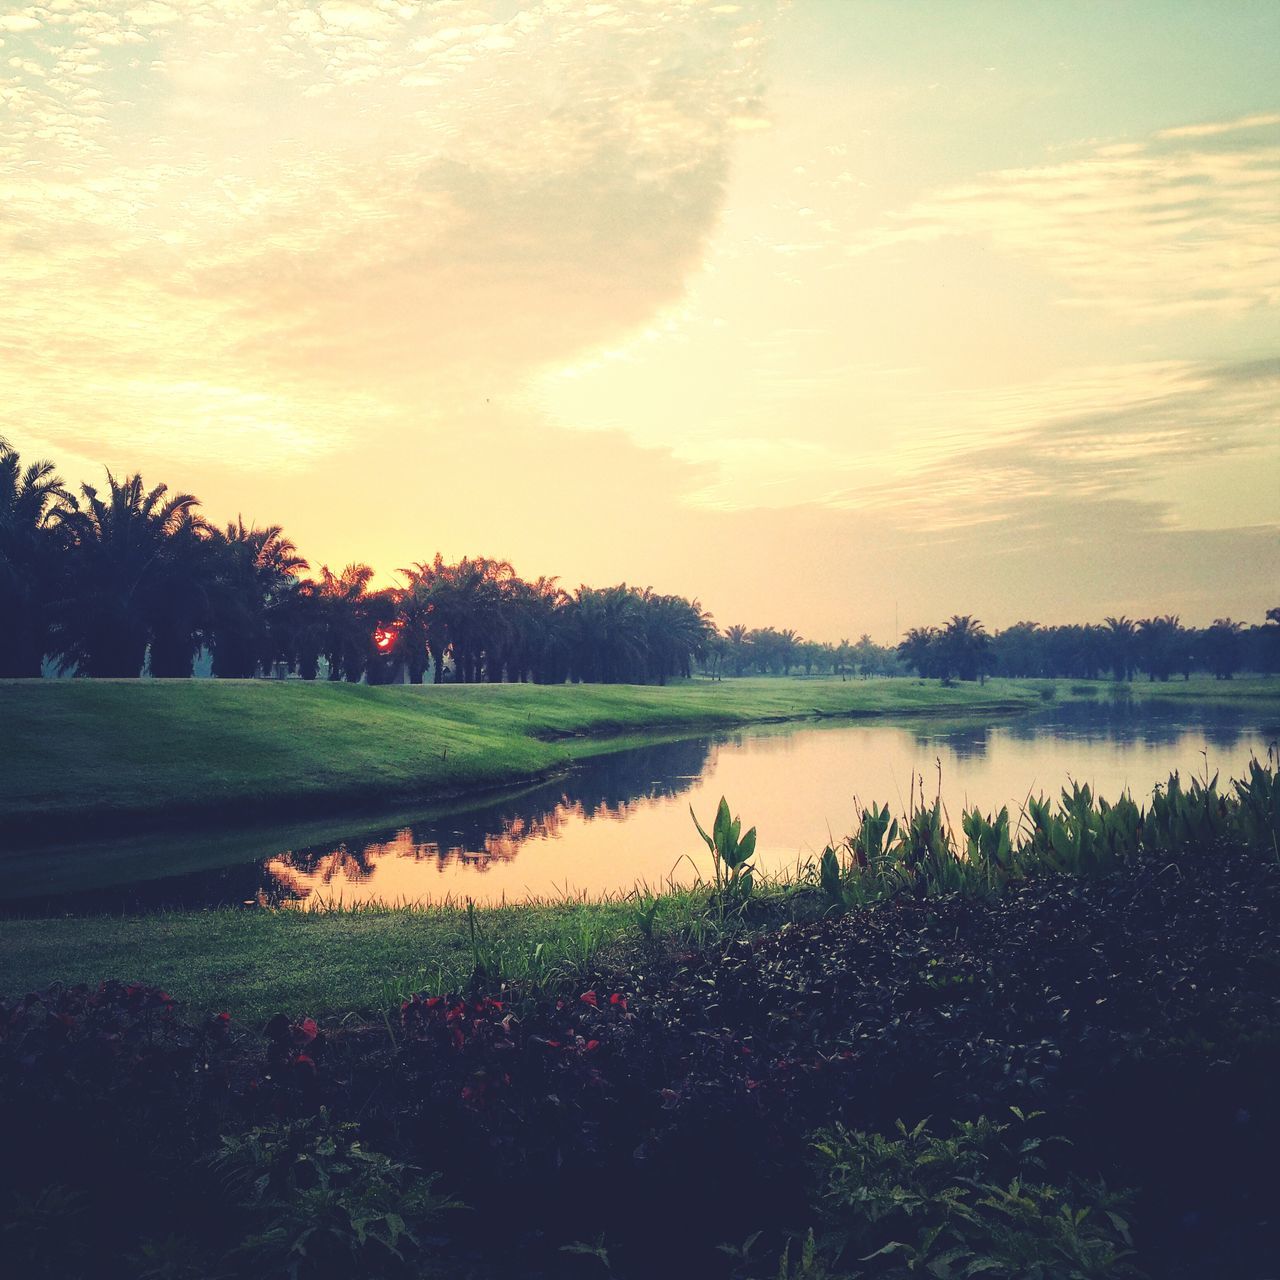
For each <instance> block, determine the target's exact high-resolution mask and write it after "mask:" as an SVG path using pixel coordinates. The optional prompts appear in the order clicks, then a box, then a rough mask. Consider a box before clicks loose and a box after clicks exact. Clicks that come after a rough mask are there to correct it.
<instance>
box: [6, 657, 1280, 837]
mask: <svg viewBox="0 0 1280 1280" xmlns="http://www.w3.org/2000/svg"><path fill="white" fill-rule="evenodd" d="M1242 683H1243V682H1242ZM1258 683H1259V684H1263V683H1264V682H1258ZM1266 686H1267V687H1264V688H1262V689H1258V690H1257V691H1253V692H1254V696H1255V697H1266V696H1267V695H1270V698H1269V699H1268V700H1270V699H1271V698H1275V697H1276V696H1277V695H1280V685H1277V684H1274V683H1272V682H1266ZM1107 688H1108V686H1107V685H1106V684H1105V683H1104V682H1097V684H1096V685H1093V686H1090V687H1089V689H1088V691H1087V692H1084V691H1081V686H1080V684H1079V683H1078V682H1077V683H1076V684H1075V685H1074V686H1070V687H1066V686H1062V685H1059V686H1056V687H1055V686H1053V685H1052V684H1047V683H1046V682H1037V681H1025V680H1018V681H1005V680H1000V681H991V682H989V683H988V684H987V685H986V686H975V685H969V686H954V687H951V688H943V687H941V686H939V685H938V684H936V683H929V684H926V683H925V682H923V681H916V680H910V679H884V680H871V681H850V682H844V681H839V680H823V679H799V678H797V679H789V680H783V679H746V680H741V681H726V682H723V683H710V682H703V681H694V682H690V683H689V684H684V685H668V686H665V687H654V686H619V685H593V686H587V685H579V686H529V685H471V686H443V687H435V688H432V687H426V688H423V687H412V686H393V687H389V688H388V687H384V688H375V689H370V688H368V687H367V686H354V685H337V686H335V685H327V684H321V685H302V684H300V683H299V682H290V683H288V684H273V683H271V682H266V681H245V682H238V681H218V682H213V681H175V682H171V683H170V682H159V681H149V682H142V681H139V682H132V683H131V682H118V683H117V682H110V683H98V682H89V681H75V682H58V683H53V682H38V681H33V682H14V683H0V726H3V731H2V732H0V847H4V848H6V849H12V850H14V851H15V852H17V851H18V850H17V848H16V846H22V848H23V849H24V850H32V851H34V850H36V849H39V848H41V847H46V846H49V845H52V844H56V843H69V842H72V841H78V840H83V839H85V838H86V837H96V836H103V837H110V836H119V835H122V834H124V835H129V834H134V833H138V834H143V833H151V832H157V831H163V830H164V829H166V828H170V827H174V826H177V825H180V824H183V823H189V822H193V821H198V822H202V823H207V824H209V825H210V826H212V827H228V828H230V827H236V826H240V825H245V826H247V825H252V824H255V823H262V822H264V821H281V822H288V821H291V820H296V819H299V818H324V817H329V816H332V817H335V818H339V817H341V816H343V815H346V814H349V815H351V816H352V817H359V816H364V815H368V814H371V813H378V812H385V811H387V810H388V809H395V808H401V809H403V808H407V807H409V806H415V805H433V804H444V803H449V802H452V801H456V800H459V799H465V798H470V797H472V796H482V795H485V794H489V793H496V792H500V791H505V790H510V789H512V788H518V787H522V786H526V785H533V784H537V783H540V782H545V781H548V780H550V779H553V778H555V777H556V776H558V775H560V774H563V773H564V772H566V771H567V770H569V769H571V768H572V767H573V766H574V764H575V762H576V761H578V760H579V759H582V758H584V757H587V756H592V755H598V754H602V753H605V752H609V751H617V750H624V749H626V748H627V747H628V746H632V745H640V744H641V743H643V742H648V741H653V740H657V739H664V738H665V739H668V740H670V739H674V738H682V737H694V736H698V735H700V734H703V733H708V732H717V731H724V730H728V729H734V728H740V727H747V726H750V725H757V724H759V725H763V724H785V723H795V724H802V723H805V722H829V721H831V720H865V721H875V720H885V719H890V718H892V719H899V720H901V719H911V718H936V717H939V716H952V717H963V718H970V717H974V716H979V717H1005V716H1010V715H1017V714H1019V713H1022V712H1027V711H1032V710H1035V709H1038V708H1042V707H1045V706H1046V705H1049V704H1050V703H1051V702H1052V701H1054V700H1057V701H1069V700H1076V699H1077V698H1081V697H1083V698H1086V699H1088V700H1092V699H1093V698H1095V697H1096V695H1097V693H1099V692H1102V691H1104V690H1106V689H1107ZM1049 689H1053V696H1052V698H1047V697H1046V692H1047V691H1048V690H1049ZM1078 691H1079V692H1078ZM1153 692H1155V691H1153ZM1163 692H1166V693H1167V692H1168V690H1164V691H1163ZM1220 692H1221V691H1220V690H1214V689H1211V688H1208V687H1205V688H1204V689H1202V690H1196V689H1195V688H1194V687H1193V688H1192V689H1190V690H1188V691H1186V693H1187V694H1190V695H1191V697H1192V698H1194V699H1196V700H1203V699H1206V698H1213V699H1214V700H1217V698H1216V697H1215V695H1219V694H1220ZM1232 693H1233V694H1234V695H1236V696H1235V697H1233V699H1232V700H1233V701H1236V700H1238V698H1239V696H1240V695H1241V694H1245V693H1246V690H1245V689H1243V688H1241V687H1239V686H1237V688H1236V689H1235V690H1232ZM1137 696H1139V697H1149V696H1150V694H1148V693H1139V694H1138V695H1137ZM1183 696H1186V694H1184V695H1183Z"/></svg>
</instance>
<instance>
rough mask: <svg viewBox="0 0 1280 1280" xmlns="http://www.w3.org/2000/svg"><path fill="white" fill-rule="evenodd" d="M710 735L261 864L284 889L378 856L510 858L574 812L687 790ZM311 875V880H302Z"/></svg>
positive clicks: (584, 814)
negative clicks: (474, 806)
mask: <svg viewBox="0 0 1280 1280" xmlns="http://www.w3.org/2000/svg"><path fill="white" fill-rule="evenodd" d="M710 749H711V742H710V740H709V739H694V740H692V741H683V742H669V743H662V744H659V745H655V746H649V747H640V748H637V749H635V750H632V751H624V752H618V753H617V754H616V755H608V756H600V757H598V758H596V759H594V760H589V761H586V762H585V763H584V764H583V765H582V766H581V767H580V768H578V769H577V770H575V772H574V773H572V774H571V775H570V776H569V777H567V778H565V779H563V780H560V781H557V782H554V783H548V784H547V785H546V786H544V787H538V788H536V789H534V790H532V791H526V792H524V793H522V794H521V795H519V796H515V797H512V798H510V799H507V800H502V801H499V802H498V803H496V804H493V805H488V806H485V807H484V808H480V809H472V810H469V811H467V812H465V813H451V814H446V815H443V816H441V817H437V818H431V819H428V820H425V821H423V822H416V823H413V824H412V825H410V826H408V827H404V828H401V829H399V830H392V831H380V832H376V833H370V835H369V836H368V837H367V838H365V839H363V840H346V841H343V842H342V843H341V844H337V845H334V844H321V845H312V846H310V847H308V848H304V849H293V850H290V851H289V852H287V853H283V854H281V855H280V856H279V857H277V858H273V859H271V861H270V862H268V863H267V865H266V867H265V868H264V870H265V871H266V872H267V873H268V876H269V877H270V878H271V879H273V880H274V881H275V882H276V883H277V884H278V886H279V887H280V888H283V889H284V890H285V891H286V893H288V894H289V896H294V897H297V896H305V894H306V893H308V892H309V891H310V889H312V888H315V887H318V885H316V884H315V883H314V882H316V881H318V882H319V884H320V885H329V884H332V883H333V882H334V881H335V880H336V881H338V882H339V883H347V882H354V883H360V882H362V881H366V880H368V879H369V877H370V876H371V875H372V874H373V871H374V868H375V866H376V865H377V863H378V861H379V859H381V858H385V857H399V858H412V859H414V860H415V861H429V860H433V859H434V860H435V861H436V863H437V864H438V865H439V867H440V868H441V869H443V868H444V867H445V866H446V865H448V864H449V863H452V862H458V861H464V862H469V863H472V864H473V865H474V866H475V868H476V869H477V870H478V871H484V870H486V869H487V868H488V867H489V866H490V865H491V864H492V863H494V862H510V861H511V860H512V859H513V858H515V856H516V855H517V854H518V853H519V852H520V850H521V848H523V847H524V845H526V844H527V843H528V842H529V841H530V840H545V839H554V838H555V837H556V836H557V835H559V833H560V832H561V831H562V830H563V829H564V828H565V826H566V825H567V824H569V823H571V822H573V821H574V820H581V821H585V822H592V821H596V820H604V821H620V820H622V819H624V818H626V817H627V816H628V815H629V814H631V813H632V812H633V811H634V810H635V809H636V808H637V807H639V806H640V805H642V804H645V803H648V802H650V801H653V800H660V799H665V798H667V797H670V796H677V795H680V794H682V793H683V792H686V791H688V790H689V789H690V788H691V787H692V786H693V784H694V783H695V782H696V781H697V780H698V779H699V777H701V775H702V772H703V770H704V769H705V768H706V764H707V756H708V754H709V753H710ZM308 882H311V883H308Z"/></svg>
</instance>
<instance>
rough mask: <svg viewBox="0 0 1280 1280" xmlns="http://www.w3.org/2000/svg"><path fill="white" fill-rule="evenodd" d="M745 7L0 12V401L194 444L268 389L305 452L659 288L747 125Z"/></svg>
mask: <svg viewBox="0 0 1280 1280" xmlns="http://www.w3.org/2000/svg"><path fill="white" fill-rule="evenodd" d="M773 8H774V5H773V3H772V0H768V2H765V0H751V2H749V3H744V4H741V5H712V4H707V3H700V2H698V0H683V2H682V3H668V4H663V5H652V4H634V3H628V4H622V3H610V2H608V0H594V2H589V0H545V2H544V3H540V4H536V5H532V6H529V7H525V8H520V9H518V10H515V9H513V7H512V6H509V5H497V4H493V5H490V4H483V3H471V2H469V0H468V2H466V3H464V2H463V0H437V2H436V3H434V4H431V5H416V4H408V3H405V4H401V3H393V2H391V0H324V2H323V3H320V4H318V5H312V4H301V3H299V4H292V5H291V4H283V5H277V6H271V7H259V6H255V5H246V4H243V3H240V2H239V0H184V2H183V3H178V2H177V0H174V2H173V3H161V2H160V0H144V2H143V3H139V4H135V5H133V6H131V7H127V8H123V7H121V8H112V7H95V6H94V5H92V4H88V3H84V4H79V3H74V2H73V0H66V2H65V3H60V4H58V5H56V6H48V7H45V6H32V7H30V8H29V9H25V10H23V11H21V12H20V13H17V14H10V15H8V16H7V18H6V20H5V22H4V24H3V33H4V41H5V44H4V47H3V50H2V51H0V52H2V54H3V61H0V106H2V107H3V111H4V127H3V128H0V208H2V209H3V211H4V213H3V220H2V221H0V255H2V256H3V260H4V263H5V269H4V273H3V278H0V353H2V355H3V358H2V359H0V393H3V394H4V396H5V399H6V401H7V403H8V405H9V406H10V408H11V411H20V412H22V413H24V414H26V415H30V418H29V421H30V422H31V424H32V427H33V429H35V428H39V429H41V430H42V432H43V434H44V435H46V436H48V435H50V434H51V433H57V432H63V433H65V432H66V431H67V430H68V429H69V428H68V422H69V421H70V422H74V421H79V422H81V423H84V422H93V423H94V424H95V429H97V430H100V431H104V432H105V431H108V430H111V431H118V432H121V433H123V434H124V435H125V436H130V435H131V434H136V433H138V432H139V431H142V432H144V433H146V432H149V433H151V435H153V436H177V437H185V438H186V439H187V440H188V442H189V443H191V444H192V445H193V446H194V445H196V444H197V443H199V444H201V445H203V446H207V447H209V448H213V447H214V444H213V441H212V439H211V436H210V431H209V424H210V423H211V422H212V420H213V418H214V417H215V416H216V414H218V413H219V412H221V411H222V410H223V409H225V408H226V407H227V405H228V404H230V403H234V404H239V405H240V406H241V410H240V411H238V412H239V413H240V418H239V420H240V421H244V422H248V421H250V420H251V419H252V418H253V416H254V414H255V413H257V410H251V409H250V408H248V407H246V406H254V405H256V406H259V407H261V406H263V405H267V404H269V405H270V406H271V409H270V411H266V412H262V413H261V414H259V415H258V419H257V420H258V422H259V426H258V429H257V431H258V437H259V438H260V439H261V440H262V441H263V442H264V446H265V448H266V451H267V454H268V456H271V457H275V456H276V455H277V454H279V455H280V456H285V455H287V454H289V453H290V452H291V451H297V452H299V456H307V454H308V452H309V451H313V450H315V449H323V448H325V447H336V446H338V445H340V444H341V443H342V442H343V441H344V440H345V439H346V438H347V435H348V431H349V424H350V422H351V420H352V418H353V417H354V416H355V415H356V414H366V413H367V412H368V409H369V406H370V403H374V404H376V403H377V402H379V401H382V402H394V403H396V404H399V405H401V406H403V405H404V404H405V403H406V402H409V403H412V405H413V406H414V407H415V410H416V411H417V412H418V414H419V421H420V422H422V423H423V424H427V425H429V424H430V422H431V421H432V417H433V412H434V413H438V412H439V411H440V410H441V409H442V408H443V407H444V406H446V405H447V403H448V402H449V398H450V396H451V395H453V396H456V395H467V396H471V397H474V396H475V395H476V394H478V392H479V391H480V390H483V392H484V394H486V395H487V394H489V393H490V392H493V391H500V390H502V389H503V388H504V387H505V386H509V385H510V384H511V383H512V382H513V381H514V380H515V379H517V378H518V377H519V376H520V374H521V372H522V371H523V370H525V369H527V368H529V367H530V366H531V365H534V364H537V363H538V362H540V361H543V360H546V359H550V358H553V357H558V358H564V357H567V356H571V355H572V354H574V353H575V352H576V351H577V350H578V349H579V348H580V347H582V346H583V345H584V344H595V343H598V342H600V341H601V340H602V339H607V338H608V336H609V335H610V334H621V333H623V332H625V331H626V330H627V329H628V328H629V327H630V326H633V325H636V324H638V323H641V322H642V321H644V320H645V319H646V318H648V317H649V316H651V315H652V314H653V313H654V312H655V310H657V309H658V308H659V307H661V306H662V305H663V304H664V303H666V302H669V301H671V300H673V299H675V298H677V297H678V296H679V295H680V292H681V290H682V288H683V287H684V280H685V277H686V275H687V273H688V272H689V271H690V270H691V269H692V267H693V266H694V265H696V263H697V261H698V259H699V255H700V253H701V251H702V247H703V245H704V243H705V241H706V238H707V236H708V234H709V232H710V231H711V229H712V227H713V225H714V222H715V219H716V216H717V212H718V210H719V207H720V202H721V199H722V192H723V186H724V182H725V177H726V173H727V169H728V155H729V148H730V147H731V145H732V139H733V137H734V136H735V134H736V133H737V132H738V131H739V130H740V129H741V128H743V127H746V126H749V125H751V124H752V123H754V122H757V121H763V120H764V115H763V107H762V103H761V65H760V56H761V54H760V46H761V44H762V40H761V37H762V35H763V33H764V30H765V25H766V24H767V21H768V19H769V18H770V16H771V14H772V12H773ZM317 383H323V384H325V386H324V388H323V390H320V389H318V388H317V387H316V385H315V384H317ZM200 387H206V388H210V389H211V390H210V391H209V394H208V398H207V401H205V402H204V407H201V393H200V392H199V391H198V388H200ZM326 406H327V407H326ZM139 413H141V414H142V423H141V424H140V422H139V419H138V417H137V416H136V415H137V414H139ZM374 416H375V417H376V414H375V415H374ZM326 419H327V420H328V424H329V425H327V426H326ZM183 423H187V424H188V425H187V426H185V427H184V426H183ZM229 431H230V434H229V436H227V437H226V448H227V451H228V454H229V455H232V454H234V453H236V452H237V451H239V450H240V449H241V447H242V446H241V441H240V440H239V439H238V438H237V437H236V432H235V430H233V429H229ZM326 442H327V443H326Z"/></svg>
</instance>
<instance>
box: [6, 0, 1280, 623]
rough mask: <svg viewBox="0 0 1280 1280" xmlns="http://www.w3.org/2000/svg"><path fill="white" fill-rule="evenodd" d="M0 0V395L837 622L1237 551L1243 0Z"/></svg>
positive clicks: (1277, 347) (385, 511) (344, 500)
mask: <svg viewBox="0 0 1280 1280" xmlns="http://www.w3.org/2000/svg"><path fill="white" fill-rule="evenodd" d="M1230 16H1231V20H1230V23H1229V24H1228V23H1227V22H1226V21H1225V19H1224V16H1223V10H1222V9H1221V7H1220V6H1215V5H1213V4H1210V3H1207V2H1206V3H1178V4H1173V3H1168V0H1159V2H1157V0H1150V2H1149V3H1145V4H1144V3H1134V4H1131V5H1126V6H1123V7H1119V6H1113V5H1102V4H1099V5H1091V4H1087V3H1082V4H1079V5H1075V4H1073V5H1065V4H1064V5H1061V6H1026V7H1021V6H1012V5H1003V4H994V3H974V4H972V5H959V6H957V5H952V4H943V3H936V4H926V3H922V4H920V5H913V6H903V5H901V4H898V3H891V2H890V0H883V2H881V0H876V2H874V3H869V2H868V3H864V0H794V2H793V3H783V2H779V0H738V2H737V3H717V2H715V0H543V2H542V3H514V2H512V3H504V2H501V0H492V2H486V0H474V2H472V0H434V2H433V3H410V2H409V0H332V2H331V0H322V2H321V3H306V4H304V3H294V2H291V0H278V2H271V3H258V2H255V0H142V2H140V3H137V4H128V3H121V4H107V3H101V2H100V3H89V2H84V3H82V2H81V0H48V3H45V4H36V5H31V6H29V7H25V8H15V7H13V6H8V7H6V8H5V9H4V11H3V13H0V403H2V404H3V406H4V408H3V416H0V434H3V435H4V436H6V437H8V438H9V439H11V440H12V442H13V443H14V444H15V445H16V446H17V447H18V448H19V450H20V451H21V452H22V454H23V456H24V457H32V458H34V457H38V456H47V457H50V458H52V459H53V460H54V461H55V462H56V463H57V464H58V468H59V470H60V472H61V474H62V475H63V476H64V478H65V479H67V480H69V481H71V482H73V483H75V484H79V482H80V481H82V480H89V481H97V480H98V479H99V478H100V477H101V474H102V468H103V467H104V466H108V467H110V468H111V469H112V470H113V471H116V472H117V473H122V472H132V471H134V470H141V471H142V473H143V476H144V478H145V479H146V480H147V481H149V482H155V481H160V480H164V481H166V482H167V483H168V484H169V485H170V487H171V488H173V489H175V490H185V491H190V492H194V493H196V494H197V495H198V496H199V497H200V499H201V500H202V502H203V504H204V508H205V511H206V514H207V515H208V516H209V517H210V518H213V519H215V520H219V521H225V520H228V519H231V518H234V517H235V516H236V515H237V514H242V515H243V516H244V518H245V520H246V521H256V522H258V523H279V524H282V525H283V526H284V527H285V529H286V531H287V532H288V533H289V535H290V536H291V537H292V538H293V540H294V541H295V542H296V543H297V544H298V547H299V549H300V550H301V552H302V554H304V555H305V556H307V557H308V559H309V560H310V561H311V562H312V564H313V566H316V567H318V566H319V565H320V564H321V563H322V562H327V563H328V564H330V565H331V566H334V567H335V568H336V567H339V566H341V565H342V564H345V563H347V562H348V561H353V560H360V561H365V562H367V563H369V564H371V565H373V566H374V567H375V568H376V569H377V571H378V575H379V577H378V581H379V582H380V583H390V582H392V581H394V579H395V570H396V569H397V568H398V567H399V566H401V565H408V564H411V563H413V562H415V561H423V560H428V559H430V558H431V556H432V555H433V554H434V553H435V552H436V551H437V550H438V551H441V552H443V553H444V554H445V556H446V557H449V558H454V557H457V556H460V555H463V554H473V555H474V554H483V555H487V556H490V557H496V558H505V559H509V560H511V561H512V562H513V563H514V565H515V567H516V569H517V570H518V571H519V572H520V573H522V574H523V575H525V576H527V577H536V576H538V575H540V574H549V575H550V574H555V575H559V577H560V579H561V583H562V585H564V586H566V587H569V588H572V587H574V586H576V585H577V584H578V583H579V582H588V583H592V584H595V585H604V584H607V583H612V582H617V581H623V580H625V581H628V582H631V583H633V584H636V585H641V586H643V585H652V586H653V587H655V588H656V589H658V590H660V591H675V592H680V593H682V594H687V595H690V596H697V597H699V598H700V599H701V601H702V603H703V604H704V605H705V606H706V607H707V608H708V609H710V610H711V611H712V613H713V614H714V616H715V618H716V620H717V621H718V622H719V623H720V624H721V626H722V627H727V626H728V625H730V624H732V623H738V622H741V623H744V624H746V625H748V626H760V625H766V624H773V625H777V626H792V627H796V628H797V629H799V630H800V631H801V632H803V633H804V634H805V635H806V636H808V637H812V638H816V639H829V640H835V639H838V638H840V637H842V636H850V637H856V636H857V635H858V634H860V633H861V632H864V631H866V632H870V633H871V635H872V636H873V637H874V638H876V639H877V640H880V641H882V642H888V641H890V640H891V639H892V638H893V635H894V626H895V621H896V623H897V626H898V628H899V630H904V629H905V628H907V627H909V626H914V625H922V624H925V623H931V622H937V621H940V620H942V619H944V618H945V617H947V616H948V615H950V614H952V613H956V612H960V613H972V614H976V615H977V616H979V617H981V618H982V619H983V620H984V621H985V622H986V623H987V625H988V626H989V627H996V626H1005V625H1008V624H1010V623H1012V622H1014V621H1016V620H1018V619H1023V618H1026V619H1034V620H1038V621H1041V622H1044V623H1055V622H1066V621H1086V620H1097V619H1101V617H1102V616H1103V615H1105V614H1109V613H1127V614H1130V615H1131V616H1143V615H1148V614H1151V613H1163V612H1174V613H1179V614H1181V615H1182V616H1183V619H1184V621H1187V622H1189V623H1195V624H1202V623H1206V622H1208V621H1210V620H1211V619H1213V618H1214V617H1218V616H1222V615H1232V616H1234V617H1236V618H1240V619H1243V620H1246V621H1251V622H1257V621H1261V618H1262V615H1263V612H1264V611H1265V609H1266V608H1268V607H1270V606H1272V605H1275V604H1277V603H1280V430H1278V428H1280V92H1277V90H1276V89H1275V87H1274V86H1276V85H1277V84H1280V6H1276V5H1275V4H1274V3H1271V2H1270V0H1266V2H1263V3H1248V2H1246V0H1241V3H1239V4H1233V5H1232V6H1231V7H1230Z"/></svg>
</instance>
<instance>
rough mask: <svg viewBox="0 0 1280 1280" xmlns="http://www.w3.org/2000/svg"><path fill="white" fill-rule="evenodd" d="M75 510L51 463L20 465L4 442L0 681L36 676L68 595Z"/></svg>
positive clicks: (0, 447)
mask: <svg viewBox="0 0 1280 1280" xmlns="http://www.w3.org/2000/svg"><path fill="white" fill-rule="evenodd" d="M72 505H73V501H72V498H71V495H70V494H69V493H68V492H67V490H66V489H65V488H64V487H63V484H62V481H61V480H60V479H59V478H58V476H57V475H56V474H55V472H54V469H53V463H52V462H45V461H40V462H32V463H30V464H28V466H26V467H25V468H24V467H22V466H21V464H20V461H19V458H18V453H17V450H15V449H14V448H13V447H12V446H11V445H9V443H8V442H7V441H5V440H4V439H3V438H0V617H3V618H4V625H3V627H0V676H38V675H39V674H40V670H41V664H42V663H43V660H44V656H45V654H46V653H48V652H49V650H50V646H51V640H50V628H51V626H52V623H53V611H54V605H55V602H56V601H57V599H58V597H59V595H61V594H62V593H63V591H64V584H63V575H64V573H65V569H66V559H65V553H66V549H67V540H68V531H67V528H66V525H65V523H64V521H65V517H66V515H67V512H68V511H69V510H70V508H71V507H72Z"/></svg>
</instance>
